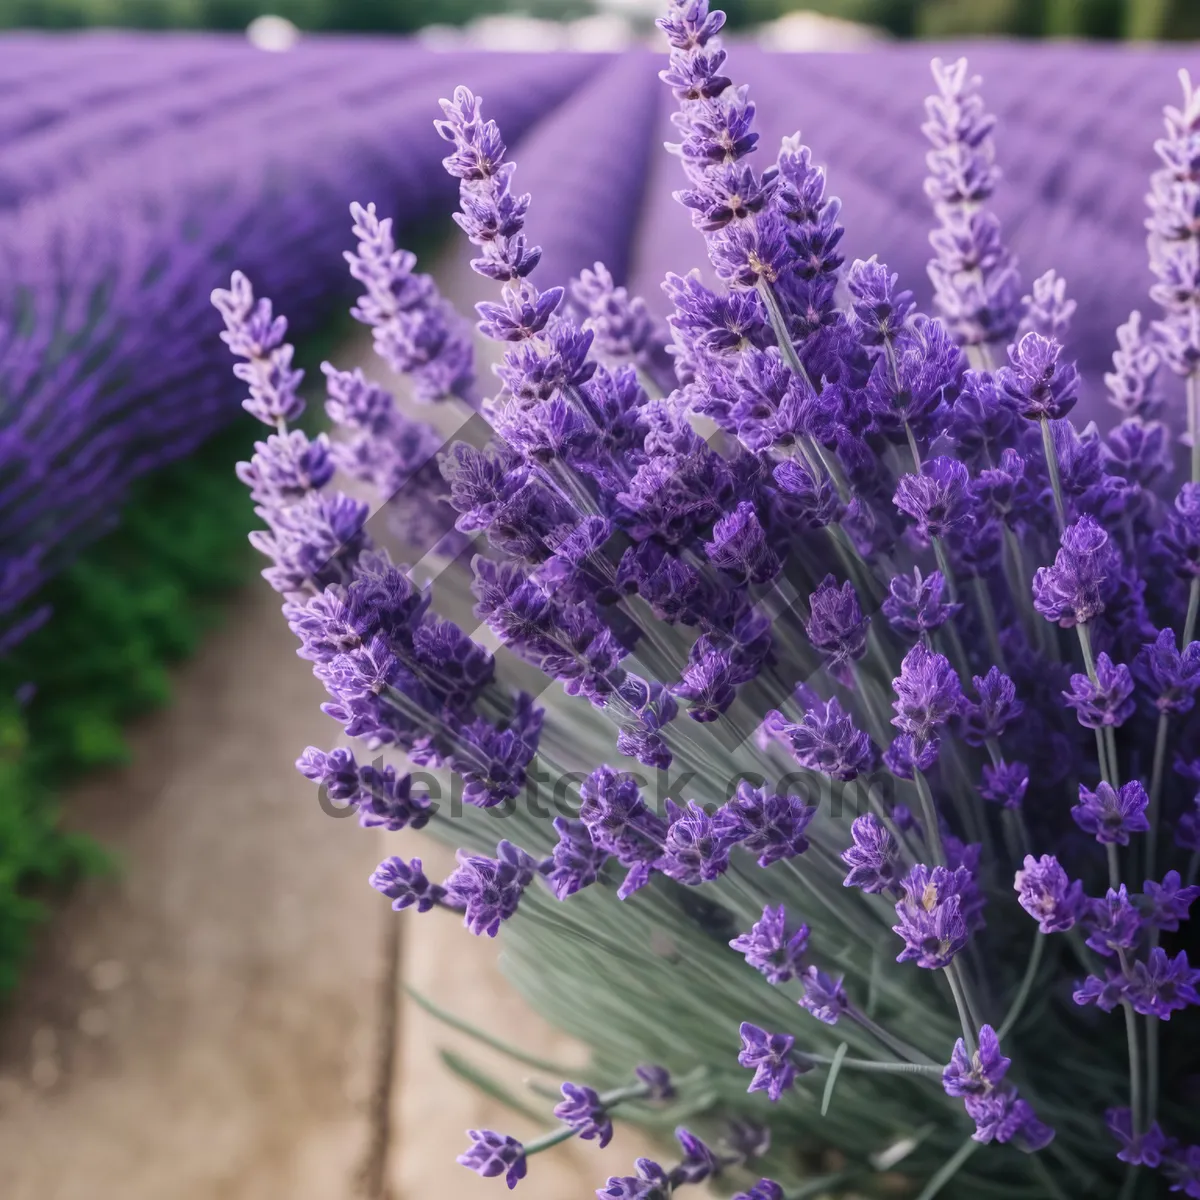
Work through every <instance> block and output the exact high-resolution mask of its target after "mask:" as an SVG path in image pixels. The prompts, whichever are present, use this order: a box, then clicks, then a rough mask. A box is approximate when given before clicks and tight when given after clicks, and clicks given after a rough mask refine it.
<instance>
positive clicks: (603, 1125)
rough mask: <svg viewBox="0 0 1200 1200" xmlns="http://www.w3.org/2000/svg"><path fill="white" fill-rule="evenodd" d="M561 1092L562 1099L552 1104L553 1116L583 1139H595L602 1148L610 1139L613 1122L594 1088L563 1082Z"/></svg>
mask: <svg viewBox="0 0 1200 1200" xmlns="http://www.w3.org/2000/svg"><path fill="white" fill-rule="evenodd" d="M562 1094H563V1098H562V1100H560V1101H559V1102H558V1104H556V1105H555V1106H554V1115H555V1117H557V1118H558V1120H560V1121H561V1122H562V1123H563V1124H564V1125H570V1127H571V1128H572V1129H573V1130H575V1132H576V1134H578V1136H579V1137H581V1138H583V1140H584V1141H592V1140H596V1141H597V1142H598V1143H599V1146H600V1149H601V1150H603V1149H604V1147H605V1146H607V1145H608V1143H609V1142H610V1141H612V1135H613V1123H612V1118H611V1117H610V1116H609V1115H608V1110H607V1109H606V1108H605V1107H604V1105H603V1104H601V1103H600V1096H599V1095H598V1094H597V1093H596V1091H595V1090H594V1089H592V1088H590V1087H580V1086H579V1085H578V1084H575V1083H564V1084H563V1085H562Z"/></svg>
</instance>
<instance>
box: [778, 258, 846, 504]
mask: <svg viewBox="0 0 1200 1200" xmlns="http://www.w3.org/2000/svg"><path fill="white" fill-rule="evenodd" d="M758 294H759V295H760V296H761V297H762V300H763V303H764V304H765V305H766V308H767V316H768V317H769V318H770V320H771V329H772V331H773V332H774V334H775V341H776V343H777V344H778V346H779V352H780V353H781V354H782V355H783V360H784V362H786V363H787V365H788V367H789V368H790V369H791V371H792V373H793V374H794V375H797V376H798V377H799V378H801V379H803V380H804V382H805V383H807V384H808V386H809V387H810V388H812V390H813V391H814V392H815V391H816V388H815V387H813V382H812V380H811V379H810V378H809V374H808V372H807V371H806V370H805V369H804V364H803V363H802V362H801V361H800V356H799V355H798V354H797V353H796V347H795V346H794V345H793V344H792V338H791V335H790V334H789V333H788V327H787V319H786V318H785V317H784V315H783V308H782V307H781V306H780V303H779V297H778V296H776V295H775V289H774V288H773V287H772V286H771V284H770V283H768V282H767V281H766V280H765V279H760V280H759V283H758ZM802 448H803V449H804V450H805V456H806V457H808V452H809V451H811V452H812V453H813V454H815V455H816V457H817V458H818V459H819V460H820V462H821V465H822V466H824V468H825V472H826V474H827V475H828V476H829V478H830V479H831V480H832V481H833V485H834V487H836V488H837V493H838V497H839V499H840V500H841V501H842V503H843V504H844V503H845V502H846V501H847V500H849V498H850V491H849V489H848V488H847V487H846V481H845V479H843V478H842V473H841V471H840V470H839V469H838V468H837V465H836V464H835V463H833V462H831V461H830V459H829V457H828V456H827V455H826V454H825V451H824V448H823V447H822V446H821V443H820V442H817V441H812V440H809V439H806V440H805V441H804V442H803V443H802ZM810 462H811V460H810ZM811 465H812V466H813V467H814V469H815V467H816V463H815V462H812V464H811Z"/></svg>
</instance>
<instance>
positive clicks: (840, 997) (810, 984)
mask: <svg viewBox="0 0 1200 1200" xmlns="http://www.w3.org/2000/svg"><path fill="white" fill-rule="evenodd" d="M801 978H802V979H803V980H804V995H803V996H801V997H800V1004H801V1006H802V1007H803V1008H806V1009H807V1010H808V1011H809V1012H810V1013H812V1015H813V1016H814V1017H816V1018H817V1020H818V1021H823V1022H824V1023H825V1024H826V1025H836V1024H837V1023H838V1017H840V1016H841V1015H842V1013H844V1012H845V1011H846V1009H847V1008H849V1007H850V1001H849V1000H848V999H847V998H846V989H845V988H844V987H842V978H843V977H842V976H841V975H839V976H838V977H837V978H836V979H833V978H831V977H830V976H829V975H826V974H825V972H824V971H821V970H818V969H817V968H816V967H805V969H804V971H803V973H802V974H801Z"/></svg>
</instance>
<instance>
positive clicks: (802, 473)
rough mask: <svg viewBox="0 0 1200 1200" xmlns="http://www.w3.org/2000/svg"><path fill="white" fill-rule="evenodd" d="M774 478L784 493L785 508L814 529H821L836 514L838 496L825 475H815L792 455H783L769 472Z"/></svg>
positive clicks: (835, 516)
mask: <svg viewBox="0 0 1200 1200" xmlns="http://www.w3.org/2000/svg"><path fill="white" fill-rule="evenodd" d="M772 474H773V477H774V479H775V482H776V483H777V484H778V485H779V487H780V489H781V490H782V491H783V492H784V493H785V494H786V495H785V497H784V499H785V502H786V509H787V511H788V512H795V513H796V515H797V518H798V519H800V520H801V521H803V523H804V524H805V525H806V526H808V527H810V528H813V529H824V528H825V527H826V526H827V525H829V524H830V523H831V522H832V521H834V520H836V518H837V515H838V497H837V492H836V491H835V490H834V488H833V484H832V483H831V482H830V481H829V479H828V478H827V477H825V476H821V477H819V478H818V477H817V476H816V475H815V474H814V472H813V471H812V469H811V468H809V467H807V466H805V465H804V464H803V463H799V462H797V461H796V460H795V459H792V458H788V459H784V461H783V462H781V463H778V464H776V466H775V468H774V471H773V472H772Z"/></svg>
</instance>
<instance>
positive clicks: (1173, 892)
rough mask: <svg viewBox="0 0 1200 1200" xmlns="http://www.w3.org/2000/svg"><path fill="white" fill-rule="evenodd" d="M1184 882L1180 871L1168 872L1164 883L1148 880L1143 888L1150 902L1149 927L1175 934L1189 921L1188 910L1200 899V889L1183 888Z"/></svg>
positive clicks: (1147, 915) (1194, 887) (1147, 914)
mask: <svg viewBox="0 0 1200 1200" xmlns="http://www.w3.org/2000/svg"><path fill="white" fill-rule="evenodd" d="M1182 882H1183V880H1182V878H1181V877H1180V874H1179V872H1178V871H1168V872H1167V873H1166V874H1165V875H1164V876H1163V881H1162V883H1155V882H1154V880H1153V879H1147V880H1146V882H1145V884H1143V888H1144V893H1145V897H1146V900H1147V901H1148V902H1149V911H1148V912H1147V913H1146V924H1147V925H1151V926H1153V927H1154V928H1155V929H1165V930H1168V931H1170V932H1172V933H1174V932H1175V930H1177V929H1178V928H1179V923H1180V922H1181V921H1186V920H1187V919H1188V909H1190V908H1191V906H1192V903H1193V901H1195V900H1196V898H1197V897H1200V887H1198V886H1192V887H1182V886H1181V884H1182Z"/></svg>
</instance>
